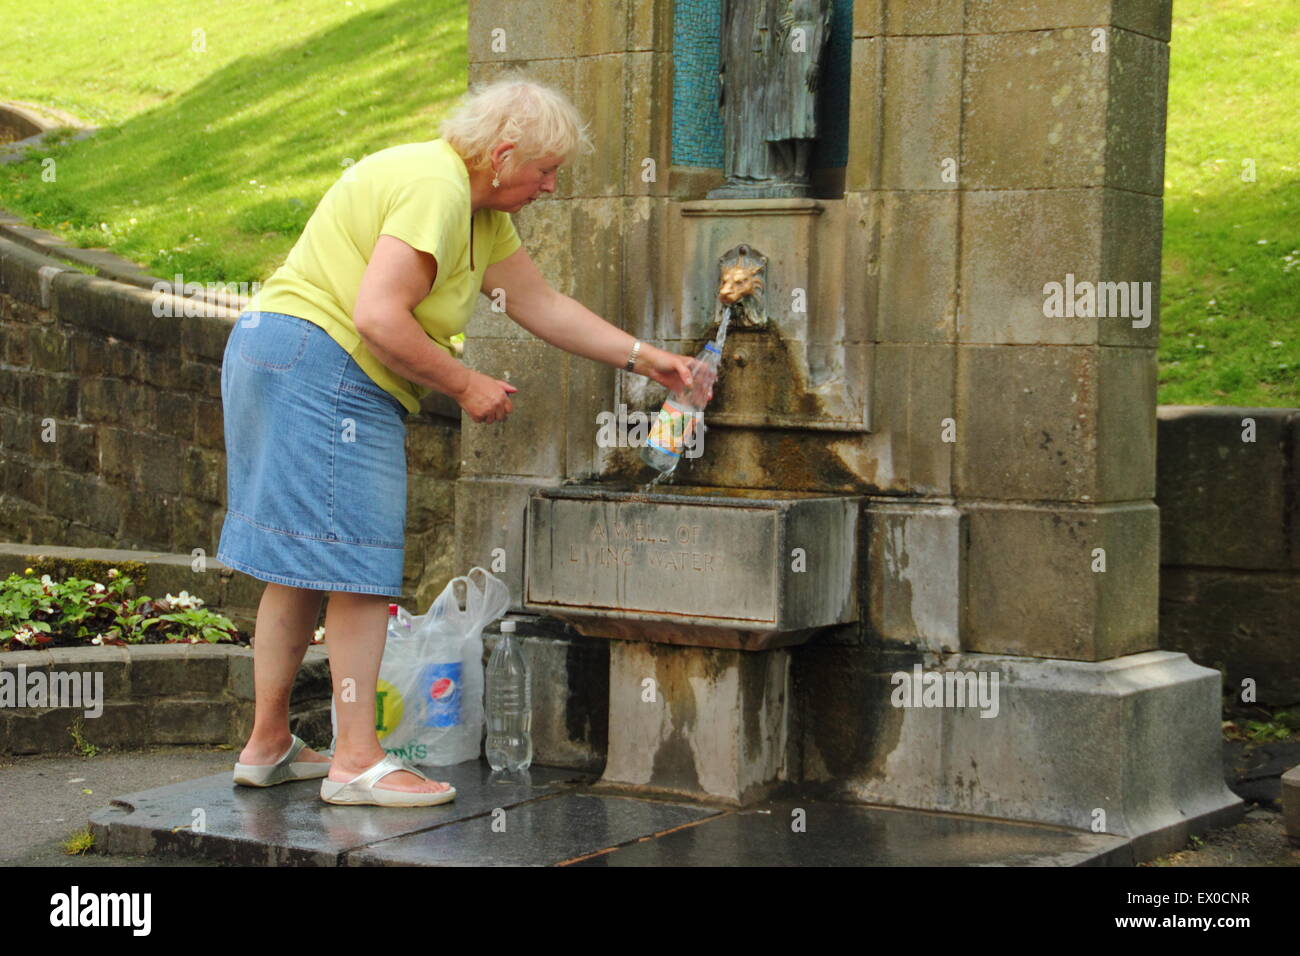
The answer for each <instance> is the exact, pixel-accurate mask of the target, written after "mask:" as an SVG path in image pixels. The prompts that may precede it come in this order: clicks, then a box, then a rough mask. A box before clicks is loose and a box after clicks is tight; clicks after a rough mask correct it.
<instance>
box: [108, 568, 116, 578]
mask: <svg viewBox="0 0 1300 956" xmlns="http://www.w3.org/2000/svg"><path fill="white" fill-rule="evenodd" d="M108 576H109V577H110V578H115V577H117V568H109V569H108Z"/></svg>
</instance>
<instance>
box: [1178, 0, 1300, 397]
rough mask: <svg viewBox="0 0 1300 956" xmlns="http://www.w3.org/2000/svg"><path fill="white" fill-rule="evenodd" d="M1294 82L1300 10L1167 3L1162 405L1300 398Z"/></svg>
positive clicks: (1254, 2) (1298, 82) (1226, 2)
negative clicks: (1170, 15) (1170, 11)
mask: <svg viewBox="0 0 1300 956" xmlns="http://www.w3.org/2000/svg"><path fill="white" fill-rule="evenodd" d="M1297 88H1300V5H1298V4H1285V3H1272V2H1268V0H1176V2H1175V3H1174V29H1173V40H1172V42H1171V45H1170V65H1169V121H1168V131H1167V133H1166V154H1165V209H1164V213H1165V230H1164V262H1163V268H1162V274H1161V285H1162V289H1161V296H1160V298H1161V333H1160V353H1159V357H1160V389H1159V393H1158V395H1159V401H1160V402H1161V403H1164V404H1186V405H1256V406H1297V405H1300V335H1297V334H1296V332H1297V328H1298V327H1300V315H1298V314H1297V313H1298V312H1300V152H1298V151H1297V147H1298V146H1300V111H1297V109H1296V98H1295V90H1296V89H1297ZM1247 159H1250V160H1253V161H1254V167H1255V181H1254V182H1246V181H1243V179H1242V172H1243V160H1247Z"/></svg>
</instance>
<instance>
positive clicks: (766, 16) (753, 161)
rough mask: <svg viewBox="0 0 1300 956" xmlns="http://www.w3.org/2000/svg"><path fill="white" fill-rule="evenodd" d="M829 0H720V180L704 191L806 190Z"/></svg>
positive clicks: (720, 194)
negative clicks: (721, 152)
mask: <svg viewBox="0 0 1300 956" xmlns="http://www.w3.org/2000/svg"><path fill="white" fill-rule="evenodd" d="M831 2H832V0H723V11H722V51H721V57H720V68H719V72H718V80H719V84H720V88H719V91H718V106H719V108H720V109H721V110H722V114H723V135H724V141H723V164H724V166H723V173H724V175H725V176H726V183H725V184H724V185H723V186H721V187H719V188H718V189H714V190H712V191H710V192H709V197H710V198H740V197H767V198H770V197H777V196H807V195H810V193H811V187H810V184H809V169H808V156H809V153H810V152H811V150H812V143H813V140H814V139H816V137H817V91H818V88H819V86H820V75H821V61H822V58H823V56H824V54H825V49H826V41H827V39H828V38H829V36H830V18H831Z"/></svg>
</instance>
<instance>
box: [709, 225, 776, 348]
mask: <svg viewBox="0 0 1300 956" xmlns="http://www.w3.org/2000/svg"><path fill="white" fill-rule="evenodd" d="M766 275H767V256H765V255H763V254H762V253H761V252H759V251H758V250H757V249H755V248H754V247H753V246H751V245H749V244H748V243H741V244H740V245H738V246H735V247H734V248H731V249H728V250H727V251H726V252H724V253H723V254H722V255H721V256H720V257H719V259H718V299H717V308H718V309H719V310H722V311H724V312H725V313H726V314H727V316H728V319H729V322H730V327H731V328H733V329H762V328H766V327H767V307H766V305H765V303H764V301H763V300H764V298H765V294H764V277H765V276H766Z"/></svg>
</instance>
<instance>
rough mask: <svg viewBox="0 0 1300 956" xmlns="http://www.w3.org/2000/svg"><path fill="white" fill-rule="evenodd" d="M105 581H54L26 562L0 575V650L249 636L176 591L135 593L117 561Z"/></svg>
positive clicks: (236, 640)
mask: <svg viewBox="0 0 1300 956" xmlns="http://www.w3.org/2000/svg"><path fill="white" fill-rule="evenodd" d="M108 579H109V580H108V583H107V584H103V583H101V582H98V581H93V580H90V579H88V578H78V577H68V578H67V579H66V580H64V581H62V582H56V581H54V580H53V579H52V578H51V577H50V576H49V575H48V574H42V575H41V576H40V577H39V578H37V577H36V576H35V572H34V571H33V569H32V568H27V569H26V571H25V573H24V574H22V575H19V574H10V575H9V577H8V578H6V579H5V580H4V581H3V582H0V650H4V651H17V650H40V649H45V648H51V647H70V646H71V647H76V646H87V645H97V646H105V645H119V646H122V645H127V644H200V643H207V644H218V643H220V644H242V645H247V644H249V643H250V641H249V635H248V634H247V633H246V632H244V631H241V630H239V629H238V628H236V627H235V624H234V622H233V621H231V620H230V618H228V617H226V616H225V615H223V614H218V613H216V612H215V611H211V610H209V609H208V608H206V607H204V606H203V600H202V599H201V598H199V597H197V596H194V595H191V594H189V593H188V592H187V591H181V593H180V594H179V595H173V594H170V593H169V594H168V595H167V596H166V597H164V598H161V599H154V598H151V597H149V596H148V595H140V596H137V595H136V594H135V585H134V582H133V580H132V578H130V577H128V576H127V575H125V574H121V573H120V572H119V571H118V569H117V568H111V569H109V571H108Z"/></svg>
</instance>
